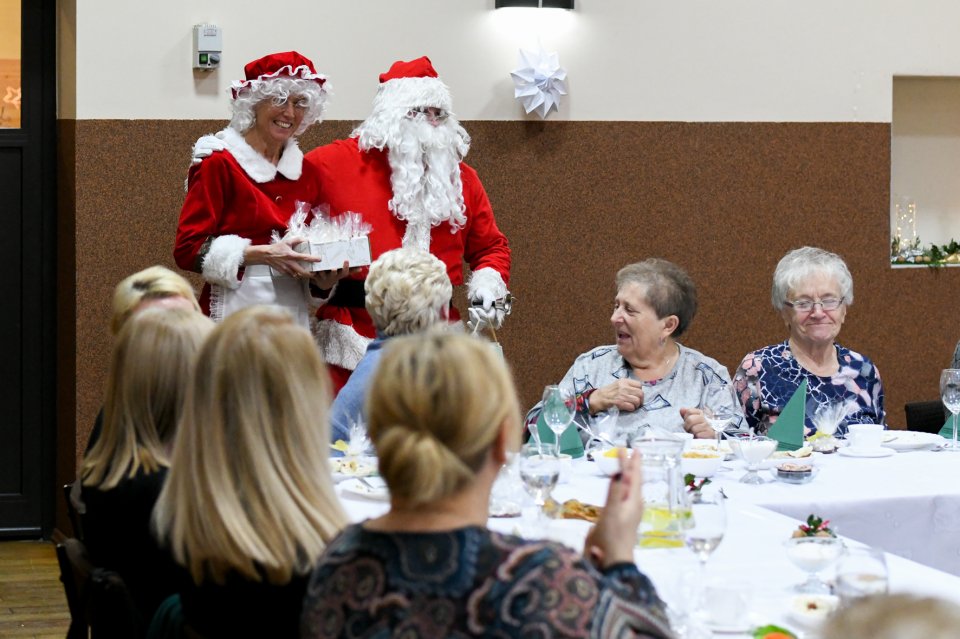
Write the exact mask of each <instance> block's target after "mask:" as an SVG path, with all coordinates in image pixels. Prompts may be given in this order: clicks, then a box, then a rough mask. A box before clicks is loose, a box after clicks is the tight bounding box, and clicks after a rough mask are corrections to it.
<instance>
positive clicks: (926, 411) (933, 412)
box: [903, 400, 946, 433]
mask: <svg viewBox="0 0 960 639" xmlns="http://www.w3.org/2000/svg"><path fill="white" fill-rule="evenodd" d="M903 410H904V412H905V413H906V414H907V430H918V431H920V432H923V433H939V432H940V429H941V428H943V424H944V422H945V421H946V417H945V416H944V412H943V404H942V403H941V402H940V401H939V400H937V401H930V402H910V403H908V404H904V406H903Z"/></svg>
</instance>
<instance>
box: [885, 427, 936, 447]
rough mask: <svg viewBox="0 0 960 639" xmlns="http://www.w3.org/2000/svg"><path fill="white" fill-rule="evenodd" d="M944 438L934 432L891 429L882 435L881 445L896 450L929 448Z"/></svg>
mask: <svg viewBox="0 0 960 639" xmlns="http://www.w3.org/2000/svg"><path fill="white" fill-rule="evenodd" d="M944 441H945V440H944V439H943V437H941V436H940V435H937V434H936V433H921V432H919V431H915V430H891V431H887V433H886V434H885V435H884V439H883V445H884V446H886V447H887V448H892V449H894V450H896V451H905V450H923V449H930V448H934V447H936V446H939V445H940V444H942V443H943V442H944Z"/></svg>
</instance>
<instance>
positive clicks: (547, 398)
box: [541, 384, 577, 455]
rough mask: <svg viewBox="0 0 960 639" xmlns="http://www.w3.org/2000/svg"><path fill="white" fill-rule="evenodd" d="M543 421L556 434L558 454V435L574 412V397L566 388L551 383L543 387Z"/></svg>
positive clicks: (558, 451) (561, 432) (558, 452)
mask: <svg viewBox="0 0 960 639" xmlns="http://www.w3.org/2000/svg"><path fill="white" fill-rule="evenodd" d="M542 405H543V409H542V411H541V415H542V416H543V422H544V423H545V424H546V425H547V426H548V427H549V428H550V430H552V431H553V434H554V435H556V436H557V455H559V454H560V436H561V435H562V434H563V432H564V431H565V430H567V427H568V426H569V425H570V422H572V421H573V415H574V413H575V412H576V408H577V407H576V398H575V397H574V395H573V393H572V392H570V391H569V390H568V389H566V388H563V387H561V386H557V385H556V384H551V385H549V386H547V387H545V388H544V389H543V404H542Z"/></svg>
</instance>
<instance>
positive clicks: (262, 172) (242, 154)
mask: <svg viewBox="0 0 960 639" xmlns="http://www.w3.org/2000/svg"><path fill="white" fill-rule="evenodd" d="M207 137H209V136H204V137H202V138H200V139H199V140H197V144H196V145H194V149H197V148H198V147H199V148H211V146H212V144H211V142H212V141H210V140H207V139H206V138H207ZM215 137H216V138H217V139H219V140H221V141H222V142H223V146H224V147H225V148H226V150H227V151H230V154H231V155H233V158H234V159H235V160H236V161H237V163H238V164H239V165H240V168H242V169H243V170H244V172H246V174H247V175H249V176H250V179H251V180H253V181H254V182H258V183H260V184H263V183H264V182H270V181H271V180H273V179H275V178H276V177H277V173H279V174H280V175H282V176H284V177H285V178H287V179H288V180H299V179H300V175H301V174H302V173H303V151H301V150H300V146H299V145H298V144H297V140H296V138H290V139H289V140H287V143H286V144H285V145H284V147H283V153H282V154H281V155H280V162H279V163H278V164H277V165H276V166H274V165H273V163H272V162H270V161H269V160H268V159H267V158H265V157H263V156H262V155H261V154H260V152H259V151H256V150H255V149H254V148H253V147H252V146H250V145H249V144H247V141H246V140H245V139H243V136H242V135H241V134H240V133H238V132H237V131H236V130H235V129H233V128H231V127H227V128H226V129H224V130H222V131H220V132H219V133H217V134H216V136H215ZM194 155H196V152H195V153H194Z"/></svg>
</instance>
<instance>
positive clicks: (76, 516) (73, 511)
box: [63, 479, 83, 541]
mask: <svg viewBox="0 0 960 639" xmlns="http://www.w3.org/2000/svg"><path fill="white" fill-rule="evenodd" d="M74 484H76V485H77V494H78V495H79V492H80V491H79V486H80V480H79V479H77V480H76V481H75V482H71V483H69V484H64V485H63V498H64V501H65V502H66V503H67V516H68V517H69V518H70V526H71V527H72V528H73V536H74V537H76V538H77V539H79V540H80V541H83V518H82V517H81V516H80V513H78V512H77V507H76V505H75V504H74V502H73V492H74Z"/></svg>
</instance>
